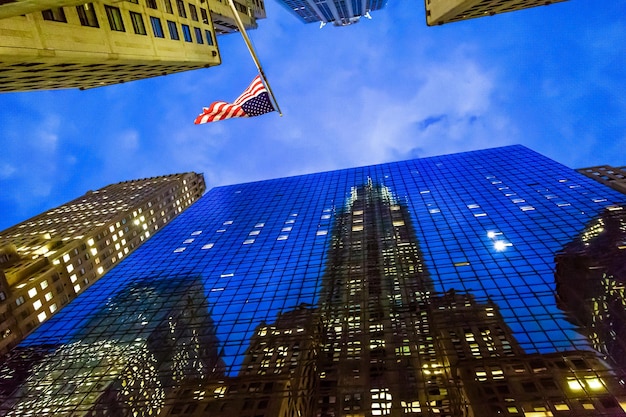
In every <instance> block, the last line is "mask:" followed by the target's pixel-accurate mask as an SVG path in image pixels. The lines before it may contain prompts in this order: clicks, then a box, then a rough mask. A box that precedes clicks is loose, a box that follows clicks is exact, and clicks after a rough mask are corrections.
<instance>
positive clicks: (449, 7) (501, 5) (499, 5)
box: [424, 0, 566, 26]
mask: <svg viewBox="0 0 626 417" xmlns="http://www.w3.org/2000/svg"><path fill="white" fill-rule="evenodd" d="M562 1H566V0H547V1H546V0H424V3H425V5H426V24H428V26H434V25H443V24H444V23H451V22H458V21H459V20H467V19H474V18H477V17H483V16H493V15H495V14H497V13H506V12H513V11H516V10H522V9H528V8H530V7H536V6H548V5H550V4H552V3H558V2H562Z"/></svg>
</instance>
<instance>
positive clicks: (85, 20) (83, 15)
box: [76, 3, 100, 28]
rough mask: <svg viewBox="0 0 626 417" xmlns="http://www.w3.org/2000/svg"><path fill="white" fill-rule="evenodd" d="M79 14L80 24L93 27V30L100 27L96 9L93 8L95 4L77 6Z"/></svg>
mask: <svg viewBox="0 0 626 417" xmlns="http://www.w3.org/2000/svg"><path fill="white" fill-rule="evenodd" d="M76 11H77V12H78V18H79V19H80V24H81V25H83V26H91V27H93V28H97V27H100V26H99V25H98V18H97V17H96V9H95V8H94V7H93V3H87V4H83V5H82V6H76Z"/></svg>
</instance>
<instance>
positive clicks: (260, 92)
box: [194, 75, 275, 125]
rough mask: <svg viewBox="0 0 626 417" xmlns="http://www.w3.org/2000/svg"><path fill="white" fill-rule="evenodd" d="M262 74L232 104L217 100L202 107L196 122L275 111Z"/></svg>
mask: <svg viewBox="0 0 626 417" xmlns="http://www.w3.org/2000/svg"><path fill="white" fill-rule="evenodd" d="M274 110H275V109H274V106H273V105H272V102H271V101H270V98H269V95H268V93H267V90H266V89H265V86H264V85H263V83H262V82H261V76H260V75H257V76H256V77H255V78H254V80H253V81H252V84H250V86H249V87H248V88H246V90H245V91H244V92H243V93H242V94H241V95H240V96H239V97H237V99H236V100H235V101H234V102H233V103H232V104H231V103H226V102H224V101H216V102H215V103H213V104H211V105H210V106H209V107H204V108H203V109H202V114H200V115H198V117H196V120H195V121H194V123H195V124H197V125H198V124H201V123H208V122H217V121H219V120H224V119H230V118H232V117H254V116H259V115H261V114H265V113H269V112H271V111H274Z"/></svg>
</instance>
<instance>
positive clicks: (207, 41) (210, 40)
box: [204, 30, 213, 45]
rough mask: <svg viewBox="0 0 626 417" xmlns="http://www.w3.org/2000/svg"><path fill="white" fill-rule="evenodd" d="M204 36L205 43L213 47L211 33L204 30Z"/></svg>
mask: <svg viewBox="0 0 626 417" xmlns="http://www.w3.org/2000/svg"><path fill="white" fill-rule="evenodd" d="M204 34H205V35H206V43H207V44H209V45H213V36H212V35H211V32H209V31H208V30H205V31H204Z"/></svg>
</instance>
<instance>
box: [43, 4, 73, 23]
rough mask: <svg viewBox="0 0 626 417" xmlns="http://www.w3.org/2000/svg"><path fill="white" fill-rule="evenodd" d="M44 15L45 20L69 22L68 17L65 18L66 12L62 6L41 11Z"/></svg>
mask: <svg viewBox="0 0 626 417" xmlns="http://www.w3.org/2000/svg"><path fill="white" fill-rule="evenodd" d="M41 14H42V15H43V20H52V21H53V22H65V23H67V19H66V18H65V12H64V11H63V8H62V7H55V8H54V9H48V10H44V11H42V12H41Z"/></svg>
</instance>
